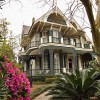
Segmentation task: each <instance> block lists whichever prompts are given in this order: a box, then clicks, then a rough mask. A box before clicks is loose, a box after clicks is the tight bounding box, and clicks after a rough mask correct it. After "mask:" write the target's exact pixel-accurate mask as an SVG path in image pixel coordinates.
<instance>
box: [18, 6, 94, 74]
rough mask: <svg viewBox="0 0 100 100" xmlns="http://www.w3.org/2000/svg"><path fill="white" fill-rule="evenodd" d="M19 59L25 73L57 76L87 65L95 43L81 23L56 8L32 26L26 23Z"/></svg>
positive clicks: (35, 21)
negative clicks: (70, 18) (68, 17)
mask: <svg viewBox="0 0 100 100" xmlns="http://www.w3.org/2000/svg"><path fill="white" fill-rule="evenodd" d="M21 47H22V49H21V50H20V53H19V60H20V61H21V63H22V65H23V69H24V71H25V72H26V73H28V74H30V70H31V71H32V74H33V75H41V74H42V75H46V74H49V75H58V74H60V73H61V72H67V71H69V72H72V71H74V70H75V69H80V70H82V69H83V68H87V66H88V64H89V61H90V60H92V58H93V57H92V51H93V49H92V44H91V42H90V39H89V38H88V37H87V36H86V34H85V32H84V31H83V30H82V28H81V27H80V26H79V24H78V23H77V22H76V21H75V19H72V20H71V21H68V19H67V17H66V16H65V15H64V14H63V13H62V12H61V10H60V9H59V8H56V7H55V8H53V9H51V10H50V11H49V12H47V13H46V14H44V15H43V16H41V17H40V18H39V19H37V20H35V19H34V18H33V20H32V25H31V26H25V25H23V29H22V37H21Z"/></svg>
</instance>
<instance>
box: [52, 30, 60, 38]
mask: <svg viewBox="0 0 100 100" xmlns="http://www.w3.org/2000/svg"><path fill="white" fill-rule="evenodd" d="M53 37H56V38H59V35H58V31H55V30H54V31H53Z"/></svg>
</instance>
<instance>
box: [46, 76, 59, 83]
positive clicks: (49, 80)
mask: <svg viewBox="0 0 100 100" xmlns="http://www.w3.org/2000/svg"><path fill="white" fill-rule="evenodd" d="M58 79H59V78H58V77H54V78H46V83H52V82H54V81H56V80H58Z"/></svg>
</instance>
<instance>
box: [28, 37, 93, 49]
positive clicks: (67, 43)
mask: <svg viewBox="0 0 100 100" xmlns="http://www.w3.org/2000/svg"><path fill="white" fill-rule="evenodd" d="M42 44H46V45H47V44H48V45H50V44H59V45H60V44H61V45H63V46H73V47H75V48H83V49H92V45H91V44H90V43H79V42H78V43H77V42H74V39H73V38H56V37H52V36H49V38H47V37H41V40H40V41H33V42H31V43H30V44H29V45H27V47H26V50H28V49H30V48H38V47H39V46H40V45H42Z"/></svg>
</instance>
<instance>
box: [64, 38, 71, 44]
mask: <svg viewBox="0 0 100 100" xmlns="http://www.w3.org/2000/svg"><path fill="white" fill-rule="evenodd" d="M63 42H64V44H66V45H73V43H72V40H69V39H64V40H63Z"/></svg>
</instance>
